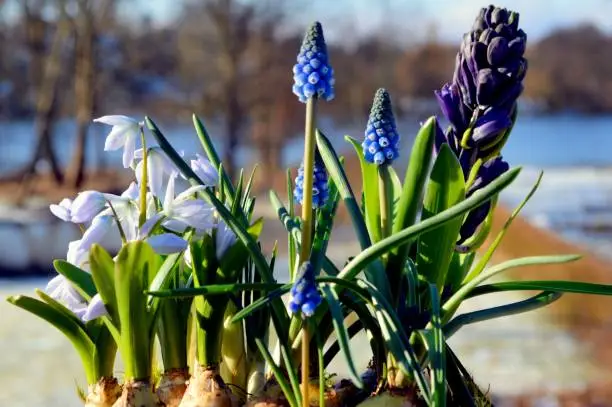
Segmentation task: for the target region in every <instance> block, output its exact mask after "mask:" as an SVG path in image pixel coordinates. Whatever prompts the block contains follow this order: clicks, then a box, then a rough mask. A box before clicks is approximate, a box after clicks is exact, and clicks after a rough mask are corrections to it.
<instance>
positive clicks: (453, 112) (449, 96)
mask: <svg viewBox="0 0 612 407" xmlns="http://www.w3.org/2000/svg"><path fill="white" fill-rule="evenodd" d="M434 93H435V95H436V99H438V104H439V105H440V109H442V114H444V117H446V118H447V119H448V121H449V122H450V123H451V124H452V125H453V127H454V128H455V129H457V130H458V131H461V130H462V129H463V128H465V126H466V120H465V118H464V117H463V114H462V111H461V105H462V101H461V95H460V93H459V89H457V86H456V85H455V84H448V83H447V84H445V85H444V86H442V89H440V90H439V91H438V90H437V91H434Z"/></svg>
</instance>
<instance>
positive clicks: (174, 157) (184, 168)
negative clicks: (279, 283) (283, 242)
mask: <svg viewBox="0 0 612 407" xmlns="http://www.w3.org/2000/svg"><path fill="white" fill-rule="evenodd" d="M145 122H146V124H147V127H148V128H149V130H150V131H151V134H152V135H153V137H154V138H155V140H156V141H157V143H158V144H159V147H160V148H161V149H162V150H163V151H164V153H166V155H167V156H168V158H169V159H170V160H171V161H172V162H173V163H174V165H176V167H177V168H178V169H179V171H180V172H181V173H182V174H183V175H184V176H185V177H186V178H187V180H188V181H189V183H191V184H192V185H202V180H200V179H199V177H198V176H197V175H196V174H195V173H194V172H193V170H192V169H191V168H190V167H189V166H188V165H187V163H185V161H184V160H183V158H182V157H181V156H180V155H179V154H178V153H177V152H176V150H175V149H174V148H173V147H172V145H170V143H169V142H168V140H167V139H166V138H165V137H164V135H163V134H162V132H161V131H160V130H159V128H158V127H157V126H156V125H155V123H153V121H152V120H151V119H150V118H149V117H145ZM229 184H230V185H231V182H230V183H229ZM199 194H200V195H201V196H202V197H203V198H204V200H205V201H206V202H208V203H210V204H211V205H213V206H214V207H215V209H216V210H217V212H218V214H219V216H220V217H221V219H223V220H224V221H225V223H226V224H227V225H228V226H229V227H230V228H231V229H232V230H233V231H234V233H235V234H236V236H237V237H238V239H240V240H241V241H242V243H244V245H245V246H246V248H247V250H248V251H249V254H250V255H251V259H252V260H253V263H254V264H255V267H256V269H257V272H258V273H259V274H260V276H261V279H262V281H263V282H264V283H274V282H276V281H275V279H274V276H273V275H272V271H271V270H270V268H269V266H268V262H267V260H266V258H265V256H264V255H263V253H262V252H261V248H260V247H259V245H258V244H257V241H256V240H255V239H253V237H252V236H251V235H250V234H249V233H248V231H247V230H246V229H245V228H244V226H243V225H242V223H241V221H240V220H239V219H236V218H235V217H234V216H232V214H231V212H230V211H229V210H228V209H227V208H226V207H225V205H224V204H223V202H221V201H219V199H217V197H216V196H215V194H214V193H213V191H212V190H211V189H210V188H206V189H204V190H202V191H200V192H199ZM272 311H273V314H274V318H273V321H274V324H275V328H276V330H277V331H278V332H287V330H288V326H289V317H288V315H287V310H286V309H285V307H284V305H283V303H282V301H281V300H280V299H277V300H275V301H273V302H272Z"/></svg>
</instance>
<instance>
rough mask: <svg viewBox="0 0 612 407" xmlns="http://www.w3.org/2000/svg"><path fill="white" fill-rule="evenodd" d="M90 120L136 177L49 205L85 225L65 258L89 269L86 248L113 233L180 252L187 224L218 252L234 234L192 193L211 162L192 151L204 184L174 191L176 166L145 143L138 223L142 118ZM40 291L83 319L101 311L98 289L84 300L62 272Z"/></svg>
mask: <svg viewBox="0 0 612 407" xmlns="http://www.w3.org/2000/svg"><path fill="white" fill-rule="evenodd" d="M95 121H96V122H101V123H105V124H110V125H112V126H113V128H112V130H111V132H110V134H109V135H108V136H107V139H106V145H107V147H109V148H107V150H118V149H120V148H122V147H123V148H124V154H123V164H124V166H126V167H134V168H135V169H134V173H135V178H136V180H137V181H136V182H132V183H131V184H130V186H129V187H128V188H127V189H126V190H125V191H124V192H123V193H122V194H121V195H114V194H106V193H102V192H98V191H84V192H81V193H79V194H78V195H77V196H76V198H75V199H74V200H70V199H63V200H62V201H61V202H60V203H59V204H57V205H55V204H53V205H50V210H51V212H52V213H53V214H54V215H55V216H57V217H58V218H60V219H61V220H63V221H66V222H71V223H75V224H78V225H80V226H82V227H84V228H85V230H84V232H83V235H82V237H81V239H78V240H75V241H73V242H70V243H69V245H68V253H67V256H66V260H67V261H68V262H69V263H71V264H73V265H75V266H77V267H79V268H81V269H83V270H84V271H89V266H88V261H89V250H90V248H91V247H92V246H93V245H94V244H107V243H110V242H113V241H114V242H116V240H117V237H118V236H119V237H121V239H122V240H123V241H124V242H131V241H136V240H142V241H146V242H147V243H148V244H149V245H151V247H152V248H153V250H155V251H156V252H157V253H158V254H163V255H165V254H171V253H179V252H183V251H186V249H187V248H188V243H187V241H186V240H185V239H183V237H182V234H183V233H184V232H185V231H187V230H193V231H194V237H195V238H196V239H197V238H201V237H203V236H204V234H210V235H213V234H214V235H215V237H216V239H215V241H216V254H217V257H218V258H221V256H223V254H224V253H225V251H226V250H227V249H228V248H229V247H231V246H232V245H233V244H234V242H235V241H236V236H235V235H234V234H233V232H232V231H231V230H230V229H229V228H228V227H227V226H226V225H225V224H224V223H223V222H222V221H219V220H218V219H216V217H215V216H214V208H213V207H212V205H210V204H208V203H207V202H205V201H204V200H202V199H200V198H196V192H198V191H199V190H200V189H202V188H206V187H214V186H216V185H217V183H218V172H217V171H216V170H215V168H214V166H213V165H212V164H211V163H210V162H209V161H208V160H206V159H205V158H203V157H201V156H199V155H196V157H195V158H194V159H193V160H191V162H190V166H191V168H192V169H193V170H194V172H195V173H196V174H197V175H198V176H199V178H200V179H201V180H202V182H203V185H200V186H195V187H189V188H186V189H184V190H183V191H182V192H180V193H178V194H177V193H176V180H177V178H178V170H177V169H176V167H175V166H174V164H173V163H172V162H171V161H170V160H169V159H168V157H166V156H165V154H164V153H163V151H162V150H161V149H160V148H159V147H151V148H149V149H147V159H148V163H147V180H146V182H147V185H146V186H147V193H146V220H145V222H144V224H142V225H140V211H141V205H140V194H139V192H140V185H141V182H142V175H143V174H142V165H143V164H142V157H143V155H144V154H143V153H144V152H143V150H142V149H140V150H136V149H135V142H136V138H135V136H134V135H137V134H138V133H139V132H140V131H141V128H140V126H141V124H140V123H138V122H137V121H136V120H134V119H131V118H129V117H125V116H104V117H102V118H99V119H96V120H95ZM138 159H141V160H140V162H139V163H138V164H137V165H135V166H134V163H135V161H136V160H138ZM164 184H165V188H164ZM113 238H114V239H113ZM109 241H110V242H109ZM188 255H189V253H188V252H186V253H185V262H186V263H189V260H190V259H189V258H188ZM45 291H46V292H47V293H48V294H49V295H50V296H51V297H52V298H54V299H56V300H58V301H60V302H61V303H62V304H64V305H65V306H66V307H67V308H68V309H70V310H71V311H72V312H74V313H75V315H76V316H77V317H79V318H80V319H82V320H83V321H85V322H86V321H89V320H92V319H95V318H98V317H100V316H103V315H105V314H106V309H105V308H104V304H103V303H102V301H101V298H100V296H99V295H95V296H94V297H93V298H92V299H91V301H90V302H89V303H87V301H86V300H85V299H84V298H83V297H82V296H81V295H80V294H79V293H78V292H77V291H76V290H75V288H74V287H73V285H72V283H71V282H70V281H69V280H68V279H66V278H65V277H64V276H62V275H58V276H56V277H54V278H53V279H52V280H51V281H50V282H49V283H48V285H47V288H46V290H45Z"/></svg>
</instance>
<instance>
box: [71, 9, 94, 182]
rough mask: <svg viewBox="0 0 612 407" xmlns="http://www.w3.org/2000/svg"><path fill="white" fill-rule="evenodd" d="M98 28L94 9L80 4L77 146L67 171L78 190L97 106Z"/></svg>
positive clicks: (77, 25) (77, 52)
mask: <svg viewBox="0 0 612 407" xmlns="http://www.w3.org/2000/svg"><path fill="white" fill-rule="evenodd" d="M95 36H96V34H95V27H94V16H93V10H92V6H91V5H90V4H87V1H79V16H78V19H77V22H76V50H75V53H76V58H75V79H74V93H75V98H74V101H75V106H76V126H77V130H76V143H75V146H74V152H73V155H72V162H71V163H70V167H69V171H68V174H69V175H68V179H69V183H70V185H71V186H73V187H75V188H78V187H80V186H81V185H82V183H83V180H84V178H85V165H86V161H85V145H86V143H87V130H88V129H89V124H90V123H91V120H92V118H93V117H92V116H93V112H94V104H95V97H96V92H95V75H94V67H95V50H94V47H95Z"/></svg>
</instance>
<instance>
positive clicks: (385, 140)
mask: <svg viewBox="0 0 612 407" xmlns="http://www.w3.org/2000/svg"><path fill="white" fill-rule="evenodd" d="M361 146H362V147H363V155H364V158H365V160H366V161H367V162H369V163H373V164H376V165H382V164H385V163H387V164H391V163H392V162H393V161H394V160H395V159H396V158H397V157H398V156H399V149H398V147H399V134H398V133H397V126H396V125H395V117H394V116H393V109H392V107H391V98H390V97H389V92H387V91H386V90H385V89H378V90H377V91H376V95H374V102H373V103H372V109H371V110H370V117H369V119H368V124H367V127H366V130H365V139H364V140H363V143H362V144H361Z"/></svg>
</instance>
